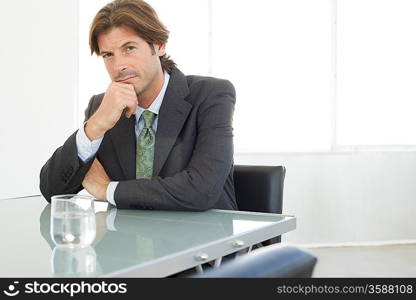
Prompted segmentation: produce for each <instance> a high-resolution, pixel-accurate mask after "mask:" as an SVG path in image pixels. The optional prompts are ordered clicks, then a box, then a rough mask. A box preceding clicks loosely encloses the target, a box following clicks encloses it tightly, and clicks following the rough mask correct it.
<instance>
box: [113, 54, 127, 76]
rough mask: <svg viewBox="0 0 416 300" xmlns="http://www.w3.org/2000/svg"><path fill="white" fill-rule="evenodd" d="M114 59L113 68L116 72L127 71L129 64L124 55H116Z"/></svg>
mask: <svg viewBox="0 0 416 300" xmlns="http://www.w3.org/2000/svg"><path fill="white" fill-rule="evenodd" d="M113 61H114V65H113V70H114V72H115V73H116V74H118V73H120V72H123V71H126V70H127V69H128V68H127V64H126V62H125V60H124V59H123V57H122V56H114V60H113Z"/></svg>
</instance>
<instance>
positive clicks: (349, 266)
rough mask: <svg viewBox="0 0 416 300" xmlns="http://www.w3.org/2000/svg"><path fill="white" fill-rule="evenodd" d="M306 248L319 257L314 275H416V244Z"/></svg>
mask: <svg viewBox="0 0 416 300" xmlns="http://www.w3.org/2000/svg"><path fill="white" fill-rule="evenodd" d="M303 249H305V250H306V251H307V252H309V253H311V254H313V255H315V256H316V257H317V258H318V263H317V264H316V266H315V270H314V273H313V277H416V244H403V245H388V246H351V247H326V248H303Z"/></svg>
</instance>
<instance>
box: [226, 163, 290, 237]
mask: <svg viewBox="0 0 416 300" xmlns="http://www.w3.org/2000/svg"><path fill="white" fill-rule="evenodd" d="M285 174H286V169H285V167H283V166H242V165H235V166H234V189H235V194H236V199H237V205H238V209H239V210H244V211H255V212H265V213H275V214H281V213H282V204H283V183H284V180H285ZM279 242H280V236H279V237H276V238H273V239H271V240H268V241H266V242H263V245H270V244H274V243H279Z"/></svg>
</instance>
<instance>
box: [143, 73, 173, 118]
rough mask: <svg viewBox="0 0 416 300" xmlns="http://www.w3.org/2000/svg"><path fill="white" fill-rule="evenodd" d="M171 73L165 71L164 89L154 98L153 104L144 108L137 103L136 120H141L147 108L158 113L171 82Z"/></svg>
mask: <svg viewBox="0 0 416 300" xmlns="http://www.w3.org/2000/svg"><path fill="white" fill-rule="evenodd" d="M169 78H170V76H169V74H168V72H165V76H164V80H163V86H162V89H161V90H160V92H159V95H157V97H156V98H155V100H153V102H152V104H150V106H149V108H143V107H140V106H138V105H137V107H136V122H139V120H140V116H141V115H142V112H143V111H145V110H150V111H151V112H152V113H154V114H156V115H158V114H159V110H160V106H161V105H162V102H163V98H164V97H165V93H166V89H167V87H168V83H169Z"/></svg>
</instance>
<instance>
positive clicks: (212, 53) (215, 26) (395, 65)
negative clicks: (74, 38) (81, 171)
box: [79, 0, 416, 153]
mask: <svg viewBox="0 0 416 300" xmlns="http://www.w3.org/2000/svg"><path fill="white" fill-rule="evenodd" d="M107 2H108V0H95V1H79V7H80V59H79V63H80V67H79V70H80V72H79V73H80V75H79V87H80V88H79V103H80V104H79V108H80V112H79V115H80V119H81V118H83V111H84V109H85V108H86V106H87V103H88V100H89V99H90V97H91V96H92V95H93V94H98V93H102V92H104V91H105V89H106V88H107V86H108V83H109V80H110V79H109V77H108V75H107V72H106V70H105V68H104V65H103V62H102V60H101V58H97V57H95V56H93V57H91V56H90V55H89V48H88V30H89V26H90V23H91V22H92V19H93V17H94V15H95V14H96V12H97V11H98V10H99V9H100V8H101V7H102V6H104V5H105V4H106V3H107ZM148 2H149V4H151V5H152V6H153V7H154V8H155V9H156V11H157V12H158V15H159V17H160V19H161V20H162V22H163V23H164V24H165V25H166V26H167V28H168V29H169V30H170V32H171V34H170V41H169V43H168V46H167V52H168V54H169V55H171V56H172V58H173V59H174V60H175V61H176V62H177V64H178V66H179V68H180V69H181V70H182V71H183V72H184V73H185V74H198V75H209V76H215V77H220V78H225V79H229V80H230V81H231V82H232V83H233V84H234V86H235V87H236V91H237V105H236V111H235V115H234V129H235V131H234V133H235V140H234V142H235V152H236V153H261V152H292V151H294V152H299V151H302V152H303V151H312V152H314V151H319V152H321V151H331V150H342V149H343V147H349V146H353V147H356V146H358V147H359V146H374V145H382V147H385V146H391V145H393V146H394V145H404V146H406V145H407V146H409V145H416V135H415V134H413V128H416V119H415V118H412V114H413V111H414V110H415V109H414V108H415V104H414V102H415V101H414V99H415V98H416V88H415V85H414V82H416V55H414V53H416V40H415V39H414V38H412V37H413V36H415V29H414V28H416V19H415V18H414V17H413V15H412V12H414V11H415V9H416V3H415V2H414V1H412V0H394V1H393V0H349V1H337V0H315V1H310V0H273V1H272V0H258V1H256V2H255V5H253V2H252V1H248V0H227V1H221V0H194V1H188V0H176V1H165V0H148ZM80 122H81V121H80Z"/></svg>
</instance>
